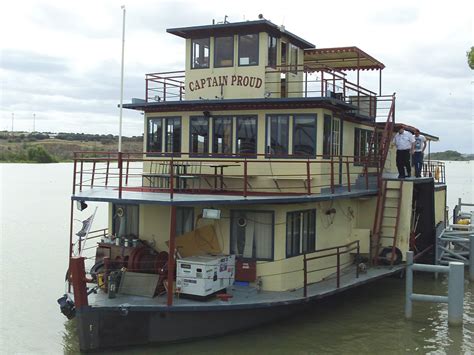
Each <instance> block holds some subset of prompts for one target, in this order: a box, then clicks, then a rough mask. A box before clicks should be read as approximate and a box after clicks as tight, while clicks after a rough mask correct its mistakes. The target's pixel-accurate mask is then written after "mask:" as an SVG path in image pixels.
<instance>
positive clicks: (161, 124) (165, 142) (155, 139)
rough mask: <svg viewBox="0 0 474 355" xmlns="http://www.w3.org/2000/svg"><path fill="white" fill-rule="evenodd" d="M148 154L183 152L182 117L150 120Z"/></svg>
mask: <svg viewBox="0 0 474 355" xmlns="http://www.w3.org/2000/svg"><path fill="white" fill-rule="evenodd" d="M147 152H150V153H155V152H156V153H179V152H181V117H160V118H151V119H149V120H148V142H147Z"/></svg>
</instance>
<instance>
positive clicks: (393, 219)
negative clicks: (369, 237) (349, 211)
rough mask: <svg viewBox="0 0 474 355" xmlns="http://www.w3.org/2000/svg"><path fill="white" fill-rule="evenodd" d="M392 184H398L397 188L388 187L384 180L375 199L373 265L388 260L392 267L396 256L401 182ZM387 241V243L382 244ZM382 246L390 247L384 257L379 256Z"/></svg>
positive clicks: (397, 181)
mask: <svg viewBox="0 0 474 355" xmlns="http://www.w3.org/2000/svg"><path fill="white" fill-rule="evenodd" d="M393 182H394V183H395V184H397V183H398V186H395V187H393V186H391V187H388V181H387V180H384V181H383V184H382V187H381V189H380V193H379V195H378V197H377V207H376V212H375V220H374V228H373V243H372V260H373V263H374V264H375V265H377V264H378V262H379V261H381V260H390V265H393V263H394V261H395V259H396V256H397V253H396V246H397V235H398V226H399V222H400V207H401V203H402V189H403V180H396V181H393ZM387 241H388V243H384V242H387ZM382 244H385V245H388V246H391V251H389V252H388V253H387V255H385V256H384V257H380V256H379V253H380V248H381V247H382Z"/></svg>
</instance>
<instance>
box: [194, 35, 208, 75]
mask: <svg viewBox="0 0 474 355" xmlns="http://www.w3.org/2000/svg"><path fill="white" fill-rule="evenodd" d="M203 39H207V40H208V43H209V44H208V47H207V48H208V50H209V56H208V59H207V66H204V65H200V66H195V58H194V41H199V40H203ZM190 54H191V55H190V57H191V58H190V60H191V69H209V68H210V67H211V37H200V38H191V50H190Z"/></svg>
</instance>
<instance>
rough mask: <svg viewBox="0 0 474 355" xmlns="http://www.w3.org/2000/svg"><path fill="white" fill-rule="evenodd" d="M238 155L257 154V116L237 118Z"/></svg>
mask: <svg viewBox="0 0 474 355" xmlns="http://www.w3.org/2000/svg"><path fill="white" fill-rule="evenodd" d="M236 140H237V146H236V149H237V151H236V153H237V154H243V155H247V154H256V153H257V116H244V117H237V134H236Z"/></svg>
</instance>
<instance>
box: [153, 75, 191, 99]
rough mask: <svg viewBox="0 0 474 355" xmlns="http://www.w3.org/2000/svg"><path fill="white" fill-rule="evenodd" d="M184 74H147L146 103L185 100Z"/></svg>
mask: <svg viewBox="0 0 474 355" xmlns="http://www.w3.org/2000/svg"><path fill="white" fill-rule="evenodd" d="M184 73H185V72H184V71H182V70H180V71H170V72H163V73H150V74H146V76H145V85H146V89H145V97H146V102H159V101H181V100H183V99H184V89H185V87H184V77H185V75H184Z"/></svg>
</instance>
